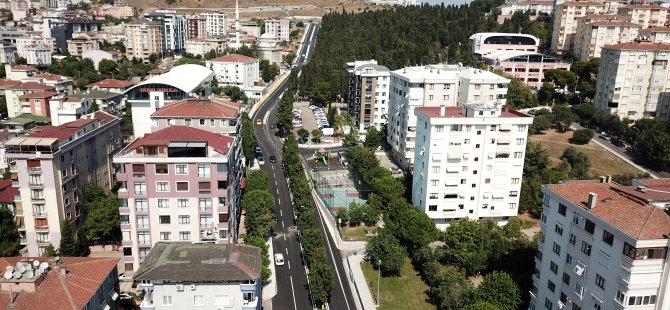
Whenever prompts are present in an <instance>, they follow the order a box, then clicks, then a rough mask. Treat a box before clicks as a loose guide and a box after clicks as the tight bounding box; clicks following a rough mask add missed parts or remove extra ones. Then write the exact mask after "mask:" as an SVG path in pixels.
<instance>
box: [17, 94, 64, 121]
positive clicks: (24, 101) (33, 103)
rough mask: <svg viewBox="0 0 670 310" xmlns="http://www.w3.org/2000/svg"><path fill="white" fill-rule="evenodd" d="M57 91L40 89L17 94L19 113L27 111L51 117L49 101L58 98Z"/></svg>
mask: <svg viewBox="0 0 670 310" xmlns="http://www.w3.org/2000/svg"><path fill="white" fill-rule="evenodd" d="M59 96H60V94H59V93H57V92H53V91H40V92H34V93H28V94H25V95H21V96H19V100H20V102H21V111H20V112H21V114H23V113H28V114H32V115H37V116H43V117H51V109H50V106H49V101H50V100H52V99H54V98H58V97H59Z"/></svg>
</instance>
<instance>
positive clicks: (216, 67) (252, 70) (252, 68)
mask: <svg viewBox="0 0 670 310" xmlns="http://www.w3.org/2000/svg"><path fill="white" fill-rule="evenodd" d="M259 63H260V62H259V60H258V59H256V58H252V57H248V56H244V55H239V54H228V55H225V56H221V57H218V58H214V59H211V60H207V61H205V66H206V67H207V68H208V69H210V70H212V71H214V74H215V75H216V79H217V81H218V82H219V85H233V86H237V87H239V88H240V89H242V90H246V89H249V88H252V87H253V86H255V85H256V83H257V82H258V81H260V79H261V77H260V70H259Z"/></svg>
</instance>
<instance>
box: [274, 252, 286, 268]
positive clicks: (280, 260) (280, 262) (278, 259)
mask: <svg viewBox="0 0 670 310" xmlns="http://www.w3.org/2000/svg"><path fill="white" fill-rule="evenodd" d="M275 265H277V266H284V254H282V253H277V254H275Z"/></svg>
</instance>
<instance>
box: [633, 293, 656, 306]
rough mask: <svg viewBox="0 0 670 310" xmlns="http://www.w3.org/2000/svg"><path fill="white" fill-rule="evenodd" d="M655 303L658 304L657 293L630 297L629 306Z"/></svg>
mask: <svg viewBox="0 0 670 310" xmlns="http://www.w3.org/2000/svg"><path fill="white" fill-rule="evenodd" d="M654 304H656V295H651V296H630V297H628V305H629V306H639V305H654Z"/></svg>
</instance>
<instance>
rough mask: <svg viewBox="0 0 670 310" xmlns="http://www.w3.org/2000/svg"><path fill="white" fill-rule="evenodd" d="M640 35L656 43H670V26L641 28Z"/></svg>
mask: <svg viewBox="0 0 670 310" xmlns="http://www.w3.org/2000/svg"><path fill="white" fill-rule="evenodd" d="M640 37H642V38H645V39H646V40H649V41H651V42H654V43H664V44H670V27H651V28H646V29H641V30H640Z"/></svg>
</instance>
